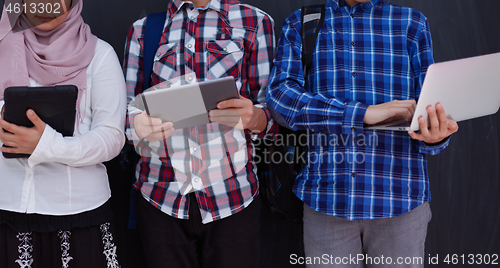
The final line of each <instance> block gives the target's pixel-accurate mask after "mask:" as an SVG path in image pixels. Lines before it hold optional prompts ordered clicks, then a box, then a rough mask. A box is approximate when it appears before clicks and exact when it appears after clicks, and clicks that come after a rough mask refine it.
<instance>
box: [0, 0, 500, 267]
mask: <svg viewBox="0 0 500 268" xmlns="http://www.w3.org/2000/svg"><path fill="white" fill-rule="evenodd" d="M2 2H3V1H2ZM243 2H245V3H248V4H251V5H255V6H257V7H259V8H261V9H262V10H264V11H266V12H267V13H269V14H270V15H271V16H272V17H273V18H274V20H275V23H276V35H277V36H279V33H280V31H281V25H282V22H283V20H284V19H285V18H286V17H288V15H289V14H290V13H292V12H293V11H295V10H297V9H298V8H300V7H301V6H302V5H309V4H316V3H324V2H325V0H323V1H318V0H314V1H313V0H311V1H305V0H280V1H277V0H244V1H243ZM392 2H393V3H396V4H400V5H405V6H409V7H413V8H416V9H418V10H420V11H421V12H422V13H424V15H426V16H427V18H428V19H429V24H430V27H431V32H432V36H433V44H434V56H435V61H436V62H440V61H447V60H453V59H459V58H464V57H470V56H477V55H483V54H489V53H495V52H500V15H499V11H500V1H498V0H483V1H476V0H453V1H450V0H448V1H444V0H441V1H438V0H418V1H416V0H392ZM167 3H168V0H163V1H158V0H154V1H153V0H141V1H133V0H106V1H97V0H86V1H85V5H84V6H85V7H84V11H83V17H84V19H85V21H86V22H87V23H88V24H89V25H90V26H91V27H92V31H93V33H94V34H96V35H97V36H99V37H100V38H101V39H104V40H106V41H107V42H109V43H110V44H111V45H112V46H113V47H114V48H115V50H116V51H117V53H118V55H119V57H120V58H121V59H122V58H123V56H122V54H123V47H124V41H125V37H126V35H127V32H128V29H129V27H130V25H131V24H132V22H133V21H135V20H137V19H139V18H141V17H143V16H145V15H146V14H147V13H150V12H159V11H162V10H164V9H165V7H166V6H167ZM498 73H499V75H500V70H498ZM471 90H474V89H471ZM499 90H500V85H499ZM464 109H467V107H464ZM459 126H460V130H459V132H458V133H457V134H455V135H453V137H452V139H451V143H450V146H449V147H448V149H447V150H446V151H445V152H443V153H441V154H440V155H437V156H431V157H429V164H428V166H429V171H430V181H431V190H432V203H431V207H432V212H433V218H432V221H431V223H430V225H429V230H428V236H427V243H426V252H427V253H426V263H427V262H428V257H429V256H431V257H435V256H436V255H437V254H439V264H438V265H430V264H426V267H445V266H446V264H445V263H444V262H443V260H444V258H445V257H446V255H448V254H450V257H452V254H457V257H458V260H459V263H461V262H462V258H461V255H462V254H465V262H466V263H467V261H468V260H469V258H468V254H482V255H484V254H490V255H492V254H497V255H500V194H499V193H500V150H499V148H500V147H499V146H500V144H499V143H500V133H499V129H500V128H499V127H500V115H499V114H498V113H497V114H495V115H492V116H487V117H483V118H478V119H474V120H469V121H465V122H461V123H460V124H459ZM107 166H108V170H109V174H110V182H111V187H112V190H113V198H114V201H115V207H116V216H117V223H118V225H117V226H118V229H119V232H120V233H121V234H123V237H122V238H120V239H119V241H118V242H120V241H121V242H120V243H122V242H123V241H125V240H123V238H124V237H125V238H127V240H129V239H131V238H133V239H136V237H135V236H134V234H133V233H129V232H130V231H128V230H127V231H124V230H123V229H124V228H121V227H122V225H121V223H122V222H124V221H125V220H124V219H126V214H127V213H128V211H127V204H126V203H127V199H126V196H127V194H126V192H127V187H126V184H127V181H129V180H130V178H128V177H127V176H125V175H124V174H122V173H121V171H119V170H118V169H117V163H116V161H111V162H110V163H108V164H107ZM0 173H1V171H0ZM299 227H300V226H299ZM299 227H298V226H297V225H290V224H287V223H284V222H282V221H279V220H278V219H275V218H273V216H272V215H267V214H264V215H263V228H264V230H263V250H264V252H263V257H264V258H263V265H262V267H285V266H287V263H288V262H289V259H288V257H287V256H289V254H291V253H299V252H293V250H294V249H296V247H295V246H294V245H290V244H293V243H294V242H297V240H293V239H290V240H286V238H287V237H290V236H294V235H298V234H299V233H300V228H299ZM287 245H288V248H290V249H289V251H290V252H287V250H286V248H287ZM124 248H125V249H126V250H123V249H124ZM124 248H122V251H121V252H122V253H124V251H125V252H126V253H127V254H126V255H127V259H126V261H124V262H123V264H124V265H123V267H143V266H142V264H141V262H140V259H138V258H137V257H136V256H139V255H140V254H139V252H137V251H136V250H137V248H136V247H134V246H132V245H130V244H129V243H127V246H124ZM478 257H479V256H475V260H476V261H477V260H478ZM450 260H451V258H450ZM497 262H499V263H500V259H499V260H497ZM483 266H485V267H489V266H490V265H485V264H482V265H479V264H477V265H469V264H465V265H461V264H458V265H456V267H483ZM294 267H296V266H294Z"/></svg>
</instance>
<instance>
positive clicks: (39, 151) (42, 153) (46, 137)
mask: <svg viewBox="0 0 500 268" xmlns="http://www.w3.org/2000/svg"><path fill="white" fill-rule="evenodd" d="M57 134H58V133H57V131H56V130H55V129H53V128H52V127H51V126H49V124H45V129H44V130H43V133H42V136H41V137H40V140H39V141H38V144H37V145H36V148H35V150H34V151H33V153H31V155H30V157H29V158H28V165H29V166H30V167H34V166H36V165H38V164H40V163H43V162H45V161H47V160H48V159H50V156H49V155H47V152H49V151H51V150H52V151H53V150H54V149H56V148H50V146H51V144H52V140H53V139H54V136H55V135H57ZM61 136H62V135H61Z"/></svg>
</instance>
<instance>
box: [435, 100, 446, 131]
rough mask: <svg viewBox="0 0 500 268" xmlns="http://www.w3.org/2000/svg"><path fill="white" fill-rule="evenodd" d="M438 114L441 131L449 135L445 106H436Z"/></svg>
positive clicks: (439, 104)
mask: <svg viewBox="0 0 500 268" xmlns="http://www.w3.org/2000/svg"><path fill="white" fill-rule="evenodd" d="M436 112H437V116H438V120H439V131H440V132H441V133H447V132H448V118H447V117H446V112H445V111H444V108H443V105H441V103H438V104H436Z"/></svg>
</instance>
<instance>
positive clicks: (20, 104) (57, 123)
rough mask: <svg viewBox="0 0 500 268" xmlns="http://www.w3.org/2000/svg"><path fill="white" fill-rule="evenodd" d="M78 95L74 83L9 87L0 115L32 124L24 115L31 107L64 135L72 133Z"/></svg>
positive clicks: (17, 121) (25, 124) (5, 154)
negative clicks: (2, 111)
mask: <svg viewBox="0 0 500 268" xmlns="http://www.w3.org/2000/svg"><path fill="white" fill-rule="evenodd" d="M77 98H78V88H77V87H76V86H73V85H67V86H66V85H65V86H52V87H8V88H6V89H5V92H4V101H5V104H4V114H3V119H4V120H5V121H7V122H9V123H12V124H16V125H18V126H25V127H33V123H31V121H30V120H29V119H28V117H27V116H26V111H28V110H29V109H32V110H33V111H35V113H36V114H37V115H38V116H39V117H40V119H42V121H44V122H45V123H46V124H49V126H51V127H52V128H53V129H55V130H56V131H57V132H59V133H61V134H62V135H63V136H73V131H74V127H75V115H76V99H77ZM4 146H5V145H4ZM3 156H4V157H5V158H21V157H29V156H30V155H28V154H10V153H3Z"/></svg>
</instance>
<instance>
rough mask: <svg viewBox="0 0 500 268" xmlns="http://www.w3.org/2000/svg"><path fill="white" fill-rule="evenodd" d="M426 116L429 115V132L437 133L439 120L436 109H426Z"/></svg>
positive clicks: (430, 107)
mask: <svg viewBox="0 0 500 268" xmlns="http://www.w3.org/2000/svg"><path fill="white" fill-rule="evenodd" d="M427 114H428V115H429V124H430V128H431V131H439V129H440V128H439V119H438V116H437V113H436V109H435V108H434V107H432V106H429V107H427Z"/></svg>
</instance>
